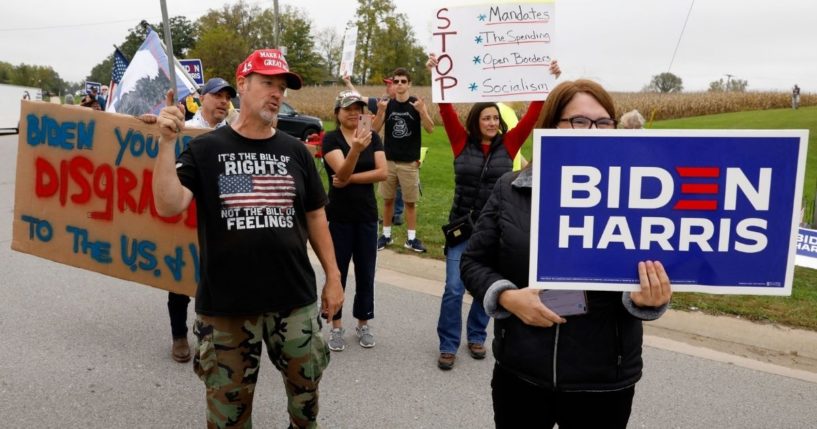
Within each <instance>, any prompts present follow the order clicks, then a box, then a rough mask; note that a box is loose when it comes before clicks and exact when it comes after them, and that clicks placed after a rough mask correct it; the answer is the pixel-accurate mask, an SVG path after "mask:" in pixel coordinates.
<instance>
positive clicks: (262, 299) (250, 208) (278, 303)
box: [176, 126, 327, 316]
mask: <svg viewBox="0 0 817 429" xmlns="http://www.w3.org/2000/svg"><path fill="white" fill-rule="evenodd" d="M176 172H177V174H178V175H179V179H180V180H181V182H182V185H184V186H185V187H186V188H188V189H190V190H191V191H192V192H193V195H194V196H195V198H196V209H197V210H196V211H197V221H198V237H199V253H200V255H201V256H200V260H201V261H200V262H201V263H200V264H199V271H200V278H199V286H198V291H197V293H196V312H198V313H201V314H204V315H209V316H231V315H251V314H260V313H264V312H269V311H283V310H289V309H292V308H297V307H302V306H304V305H308V304H311V303H313V302H315V301H316V299H317V292H316V284H315V272H314V271H313V270H312V265H311V263H310V262H309V257H308V255H307V251H306V241H307V239H308V230H307V223H306V213H307V212H310V211H313V210H317V209H320V208H321V207H323V206H324V205H326V203H327V198H326V193H325V191H324V189H323V186H322V184H321V180H320V176H319V175H318V171H317V170H316V168H315V164H314V161H313V160H312V156H311V155H310V154H309V152H308V151H307V150H306V147H305V146H304V144H303V143H302V142H301V141H299V140H297V139H295V138H294V137H291V136H289V135H287V134H286V133H282V132H280V131H278V132H276V133H275V135H274V136H273V137H271V138H269V139H261V140H257V139H248V138H245V137H243V136H241V135H240V134H238V133H237V132H235V130H233V129H232V127H230V126H226V127H221V128H219V129H217V130H214V131H211V132H209V133H207V134H202V135H201V136H198V137H196V138H194V139H193V140H191V141H190V145H189V146H188V148H187V149H186V150H185V151H184V152H182V154H181V155H179V158H178V161H177V164H176Z"/></svg>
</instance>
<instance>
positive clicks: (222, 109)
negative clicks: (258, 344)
mask: <svg viewBox="0 0 817 429" xmlns="http://www.w3.org/2000/svg"><path fill="white" fill-rule="evenodd" d="M235 94H236V92H235V88H233V87H232V86H231V85H230V84H229V83H228V82H227V81H226V80H224V79H222V78H220V77H214V78H212V79H210V80H208V81H207V83H205V84H204V86H203V87H201V107H200V108H199V109H198V110H197V111H196V114H195V116H193V118H191V119H190V120H189V121H187V122H185V123H184V126H185V127H191V128H219V127H222V126H224V125H227V120H226V118H227V113H228V111H229V108H230V100H231V99H232V98H233V97H235ZM188 304H190V297H189V296H187V295H181V294H177V293H173V292H169V294H168V296H167V311H168V313H170V333H171V334H172V335H173V345H172V346H171V349H170V355H171V356H172V357H173V360H175V361H177V362H187V361H189V360H190V358H191V355H190V344H189V343H188V342H187V306H188Z"/></svg>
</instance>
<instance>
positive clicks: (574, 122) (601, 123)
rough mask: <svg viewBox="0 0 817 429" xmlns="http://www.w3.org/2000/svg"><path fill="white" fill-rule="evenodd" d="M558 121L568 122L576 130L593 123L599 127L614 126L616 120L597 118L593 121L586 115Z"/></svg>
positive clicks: (607, 127) (585, 127) (586, 127)
mask: <svg viewBox="0 0 817 429" xmlns="http://www.w3.org/2000/svg"><path fill="white" fill-rule="evenodd" d="M559 122H570V127H571V128H575V129H577V130H586V129H589V128H590V127H591V126H593V125H595V126H596V128H599V129H611V128H615V127H616V124H617V123H618V121H616V120H615V119H612V118H599V119H596V120H595V121H594V120H592V119H590V118H588V117H586V116H572V117H570V118H563V119H560V120H559Z"/></svg>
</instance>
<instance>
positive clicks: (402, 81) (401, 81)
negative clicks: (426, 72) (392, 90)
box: [392, 79, 408, 83]
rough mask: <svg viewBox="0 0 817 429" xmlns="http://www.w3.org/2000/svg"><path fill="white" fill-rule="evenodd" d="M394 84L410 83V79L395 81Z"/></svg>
mask: <svg viewBox="0 0 817 429" xmlns="http://www.w3.org/2000/svg"><path fill="white" fill-rule="evenodd" d="M392 82H393V83H408V79H395V80H393V81H392Z"/></svg>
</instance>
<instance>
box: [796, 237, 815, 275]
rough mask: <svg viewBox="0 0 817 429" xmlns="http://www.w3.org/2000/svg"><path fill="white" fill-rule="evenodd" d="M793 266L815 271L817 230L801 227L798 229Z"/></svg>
mask: <svg viewBox="0 0 817 429" xmlns="http://www.w3.org/2000/svg"><path fill="white" fill-rule="evenodd" d="M794 264H795V265H797V266H798V267H806V268H811V269H813V270H817V230H813V229H808V228H802V227H801V228H800V229H798V231H797V255H796V256H795V257H794Z"/></svg>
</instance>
